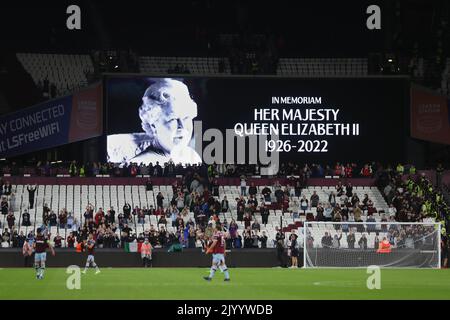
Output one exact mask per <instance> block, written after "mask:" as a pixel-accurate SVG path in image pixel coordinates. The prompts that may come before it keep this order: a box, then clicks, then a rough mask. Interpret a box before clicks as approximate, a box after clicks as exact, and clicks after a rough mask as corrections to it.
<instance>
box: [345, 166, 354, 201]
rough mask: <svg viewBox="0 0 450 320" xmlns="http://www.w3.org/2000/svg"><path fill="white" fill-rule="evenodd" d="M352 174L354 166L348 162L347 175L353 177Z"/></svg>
mask: <svg viewBox="0 0 450 320" xmlns="http://www.w3.org/2000/svg"><path fill="white" fill-rule="evenodd" d="M352 175H353V167H352V166H351V165H350V164H349V163H347V165H346V166H345V176H346V177H347V178H352ZM348 197H350V196H348Z"/></svg>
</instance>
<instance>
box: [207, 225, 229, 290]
mask: <svg viewBox="0 0 450 320" xmlns="http://www.w3.org/2000/svg"><path fill="white" fill-rule="evenodd" d="M212 239H213V241H212V244H211V245H210V246H209V247H208V249H207V250H206V254H208V253H212V255H213V261H212V266H211V270H210V271H209V276H208V277H203V279H205V280H207V281H211V279H212V278H213V277H214V274H215V273H216V270H217V268H219V269H220V270H221V271H222V272H223V273H224V275H225V279H224V281H230V274H229V273H228V268H227V265H226V264H225V248H226V245H225V234H224V233H223V232H222V227H221V226H220V224H217V225H216V232H215V233H214V235H213V237H212Z"/></svg>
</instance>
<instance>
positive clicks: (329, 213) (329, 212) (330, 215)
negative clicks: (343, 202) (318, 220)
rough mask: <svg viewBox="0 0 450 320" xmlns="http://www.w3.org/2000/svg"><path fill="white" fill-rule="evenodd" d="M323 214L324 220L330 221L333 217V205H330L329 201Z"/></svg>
mask: <svg viewBox="0 0 450 320" xmlns="http://www.w3.org/2000/svg"><path fill="white" fill-rule="evenodd" d="M323 215H324V217H325V221H331V220H332V219H333V207H331V205H330V204H329V203H327V204H326V205H325V209H324V210H323Z"/></svg>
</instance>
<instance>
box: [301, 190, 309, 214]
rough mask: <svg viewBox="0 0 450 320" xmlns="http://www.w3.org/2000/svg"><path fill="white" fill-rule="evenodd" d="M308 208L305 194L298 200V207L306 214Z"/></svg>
mask: <svg viewBox="0 0 450 320" xmlns="http://www.w3.org/2000/svg"><path fill="white" fill-rule="evenodd" d="M308 208H309V201H308V199H306V196H305V195H303V196H302V198H301V200H300V209H301V210H302V211H303V214H306V210H308Z"/></svg>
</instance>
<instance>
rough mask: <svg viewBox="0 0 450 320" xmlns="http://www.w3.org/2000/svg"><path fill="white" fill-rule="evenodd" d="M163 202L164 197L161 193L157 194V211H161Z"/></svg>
mask: <svg viewBox="0 0 450 320" xmlns="http://www.w3.org/2000/svg"><path fill="white" fill-rule="evenodd" d="M163 200H164V196H163V195H162V193H161V192H158V194H157V196H156V207H157V208H158V209H162V208H163Z"/></svg>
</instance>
